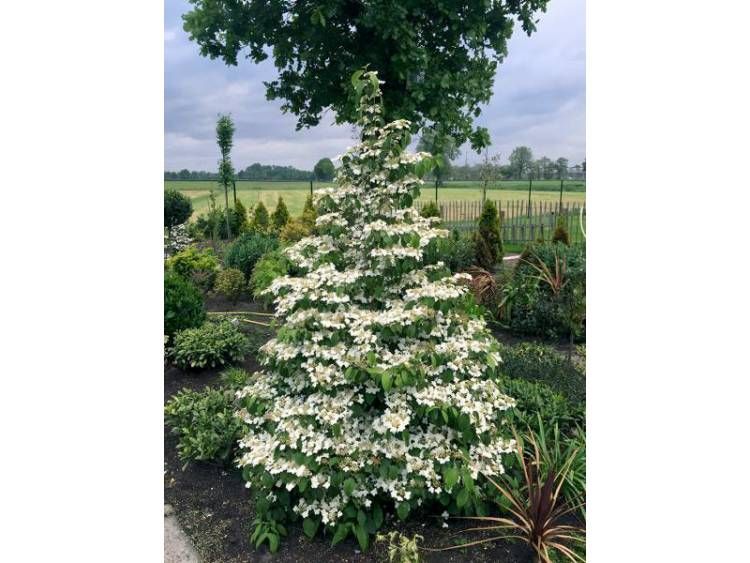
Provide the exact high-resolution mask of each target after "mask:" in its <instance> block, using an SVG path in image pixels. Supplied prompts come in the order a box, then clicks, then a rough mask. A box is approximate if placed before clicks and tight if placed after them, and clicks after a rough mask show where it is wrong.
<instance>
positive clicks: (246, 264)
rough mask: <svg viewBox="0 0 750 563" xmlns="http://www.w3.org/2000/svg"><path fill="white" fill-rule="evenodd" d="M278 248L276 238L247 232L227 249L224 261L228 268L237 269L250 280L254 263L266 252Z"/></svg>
mask: <svg viewBox="0 0 750 563" xmlns="http://www.w3.org/2000/svg"><path fill="white" fill-rule="evenodd" d="M278 246H279V241H278V239H277V238H276V237H273V236H271V235H266V234H263V233H259V232H252V231H251V232H249V233H244V234H242V235H240V237H239V238H238V239H237V240H236V241H234V242H233V243H232V245H231V246H230V247H229V248H228V249H227V252H226V255H225V261H226V264H227V266H229V267H230V268H237V269H238V270H240V271H242V273H243V274H245V278H247V279H250V276H251V275H252V273H253V268H254V267H255V263H256V262H257V261H258V260H260V257H261V256H263V255H264V254H265V253H266V252H269V251H271V250H275V249H276V248H278Z"/></svg>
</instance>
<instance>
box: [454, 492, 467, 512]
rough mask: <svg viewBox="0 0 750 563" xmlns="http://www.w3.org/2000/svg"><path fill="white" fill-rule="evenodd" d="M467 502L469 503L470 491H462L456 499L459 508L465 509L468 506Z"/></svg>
mask: <svg viewBox="0 0 750 563" xmlns="http://www.w3.org/2000/svg"><path fill="white" fill-rule="evenodd" d="M467 502H469V491H467V490H466V489H461V492H460V493H458V496H457V497H456V504H457V505H458V508H463V507H464V506H466V503H467Z"/></svg>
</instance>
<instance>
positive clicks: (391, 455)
mask: <svg viewBox="0 0 750 563" xmlns="http://www.w3.org/2000/svg"><path fill="white" fill-rule="evenodd" d="M352 81H353V84H354V85H355V90H356V91H357V93H358V94H359V96H360V99H361V101H360V105H359V122H358V123H359V126H360V127H361V131H362V133H361V143H360V144H359V145H357V146H355V147H353V148H351V149H349V150H348V151H347V152H346V153H345V154H344V155H343V156H342V159H341V167H340V168H339V169H338V171H337V174H336V179H335V182H336V186H335V187H334V188H329V189H326V190H321V191H320V192H318V194H317V195H318V202H317V209H318V212H319V213H320V215H319V217H318V221H317V229H318V231H319V232H318V234H317V235H316V236H311V237H307V238H304V239H302V240H301V241H299V242H298V243H296V244H294V245H292V246H290V247H288V248H287V249H286V250H285V253H286V256H287V257H288V258H289V259H290V261H291V262H292V263H293V264H294V266H295V268H296V269H297V270H298V271H300V272H301V274H300V275H296V276H290V275H287V276H283V277H280V278H277V279H275V280H274V281H273V283H272V284H271V286H270V287H269V288H268V290H267V291H268V292H269V294H271V295H273V296H274V297H275V304H276V315H277V320H278V322H279V324H280V328H279V329H278V332H277V335H276V337H275V338H273V339H272V340H270V341H269V342H268V343H266V344H265V345H264V346H263V347H262V348H261V350H260V357H261V366H262V371H261V372H258V373H256V374H254V375H252V376H251V379H250V381H249V384H248V386H247V387H245V388H244V389H242V390H240V391H239V392H238V394H237V396H238V399H239V401H240V403H241V405H242V408H241V410H240V411H239V416H240V417H241V419H242V420H243V421H244V422H245V434H244V436H243V437H242V438H241V440H240V443H239V445H240V448H241V454H240V457H239V460H238V463H239V466H240V467H241V468H242V471H243V475H244V478H245V479H246V480H247V481H248V487H250V489H251V490H252V491H254V493H255V495H256V504H255V507H256V510H257V514H258V520H257V521H256V531H255V534H254V541H256V542H258V543H262V542H263V541H266V540H267V541H268V542H269V545H270V547H271V548H272V549H273V548H274V547H275V546H276V547H277V546H278V540H279V537H278V536H279V534H283V531H284V527H283V523H284V521H285V520H287V519H290V518H294V517H301V518H302V519H303V528H304V530H305V532H306V533H307V535H309V536H311V537H312V536H314V535H315V534H316V533H318V532H319V531H325V533H328V534H331V536H332V540H333V542H334V543H337V542H338V541H341V540H343V539H344V538H345V537H346V536H347V535H349V534H353V535H354V536H355V537H356V538H357V540H358V542H359V543H360V545H361V547H362V548H363V549H365V548H366V547H367V545H368V543H369V538H370V535H371V534H373V533H374V532H375V531H376V530H377V529H378V528H380V526H381V525H382V524H383V521H384V513H386V512H395V514H397V515H398V517H399V518H400V519H405V518H407V517H408V515H409V514H410V513H412V512H416V511H417V510H421V509H425V510H429V511H431V512H430V513H436V512H435V511H437V512H440V511H442V510H446V509H447V510H448V511H449V512H451V513H453V514H459V513H462V514H466V513H471V512H472V510H473V509H474V507H475V506H477V503H480V502H481V500H482V497H483V495H484V492H483V490H484V489H483V488H482V487H481V486H480V484H478V483H477V480H478V479H479V476H480V475H488V476H493V475H498V474H500V473H502V472H503V471H504V470H503V465H502V460H501V458H502V455H503V454H505V453H508V452H510V451H511V448H512V446H513V442H512V441H511V440H509V439H508V434H509V431H508V430H507V427H505V426H503V421H504V418H505V416H506V413H505V410H506V409H508V408H510V407H512V406H513V405H514V401H513V399H511V398H510V397H508V396H507V395H505V394H503V392H502V391H501V387H500V385H499V384H498V382H497V379H496V378H497V376H498V375H499V373H498V366H499V363H500V361H501V360H500V355H499V353H498V350H499V348H498V344H497V342H496V341H495V339H494V338H493V337H492V334H491V333H490V331H489V330H488V328H487V326H486V324H485V321H484V320H483V318H482V316H481V313H480V311H479V309H478V307H477V306H476V304H475V303H474V301H473V298H472V297H471V295H470V293H469V292H468V288H467V286H466V283H467V282H468V280H470V276H469V275H467V274H454V275H452V274H451V273H450V271H449V270H448V269H447V268H446V267H445V265H444V264H443V263H442V262H438V263H427V260H426V259H425V254H424V249H425V247H426V246H427V245H428V244H430V242H431V241H433V240H437V239H441V238H445V237H448V236H449V233H448V231H446V230H444V229H440V228H437V227H436V224H437V222H438V221H439V220H437V219H435V218H424V217H420V215H419V213H418V212H417V210H416V209H415V208H414V207H413V206H412V203H413V202H414V201H415V199H416V198H418V197H419V190H420V185H421V184H422V181H421V180H420V177H421V176H423V175H424V173H425V172H427V171H428V170H429V162H430V156H429V155H428V154H426V153H418V154H408V153H405V152H404V151H405V149H406V147H407V146H408V144H409V128H410V124H409V122H408V121H405V120H397V121H393V122H390V123H387V124H386V123H384V121H383V119H382V117H381V115H382V102H381V96H380V82H379V80H378V77H377V74H375V73H373V72H368V73H366V74H363V73H362V72H358V73H356V74H355V76H354V77H353V79H352ZM438 507H439V508H438Z"/></svg>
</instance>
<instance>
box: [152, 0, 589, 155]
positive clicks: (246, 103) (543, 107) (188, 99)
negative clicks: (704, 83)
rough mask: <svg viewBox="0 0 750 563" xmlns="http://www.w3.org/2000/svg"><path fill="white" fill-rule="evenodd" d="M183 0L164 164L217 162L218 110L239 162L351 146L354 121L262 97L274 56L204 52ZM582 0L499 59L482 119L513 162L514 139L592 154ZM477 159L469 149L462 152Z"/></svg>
mask: <svg viewBox="0 0 750 563" xmlns="http://www.w3.org/2000/svg"><path fill="white" fill-rule="evenodd" d="M189 7H190V5H189V4H188V2H187V1H186V0H165V19H164V67H165V68H164V84H165V88H164V143H165V146H164V166H165V169H166V170H180V169H182V168H187V169H190V170H213V169H214V168H215V167H216V161H217V158H218V157H217V148H216V142H215V138H214V135H215V126H216V116H217V114H218V113H227V112H228V113H231V114H232V118H233V119H234V121H235V125H236V127H237V131H236V133H235V145H234V149H233V151H232V160H233V162H234V164H235V167H236V168H244V167H246V166H248V165H250V164H252V163H253V162H261V163H263V164H280V165H284V164H291V165H293V166H296V167H297V168H302V169H307V170H310V169H312V167H313V166H314V164H315V162H317V160H318V159H319V158H322V157H324V156H329V157H332V156H335V155H338V154H340V153H342V152H343V151H344V150H345V149H346V147H347V146H350V145H352V144H353V140H352V131H351V128H349V127H346V126H335V125H332V120H331V119H328V120H327V121H325V120H324V121H322V122H321V124H320V125H318V126H317V127H315V128H313V129H306V130H302V131H295V130H294V126H295V123H296V118H295V116H293V115H291V114H286V115H285V114H283V113H282V112H281V110H280V109H279V107H280V105H281V103H280V102H279V101H274V102H269V101H267V100H266V99H265V89H264V87H263V84H262V82H263V81H264V80H272V79H273V78H274V77H275V68H274V66H273V62H272V61H271V60H270V59H269V60H266V61H264V62H263V63H261V64H259V65H256V64H254V63H252V62H251V61H249V60H240V62H239V65H238V66H236V67H227V66H225V65H224V63H223V62H222V61H220V60H213V61H212V60H210V59H207V58H204V57H201V56H200V54H199V53H198V47H197V46H196V45H195V44H194V43H191V42H190V41H189V40H188V37H187V34H186V33H185V32H184V31H183V30H182V20H181V17H180V16H181V15H182V14H183V13H185V12H187V11H188V10H189ZM585 19H586V18H585V0H551V1H550V3H549V5H548V9H547V13H546V14H541V20H540V22H539V24H538V26H537V27H538V31H537V32H536V33H534V34H533V35H532V36H531V37H527V36H526V35H525V34H524V33H523V32H522V31H521V30H520V28H518V27H517V29H516V31H515V32H514V35H513V37H512V38H511V40H510V42H509V44H508V56H507V58H506V59H505V62H504V63H503V64H502V65H500V66H499V69H498V73H497V76H496V78H495V87H494V94H493V96H492V100H491V101H490V103H489V104H488V105H487V106H485V107H484V109H483V112H482V115H481V116H480V117H479V118H478V119H477V123H478V124H481V125H483V126H485V127H487V128H488V129H489V131H490V135H491V138H492V142H493V145H492V147H491V149H490V153H491V154H494V153H497V152H499V153H500V154H501V158H502V160H503V161H506V160H507V157H508V155H509V154H510V151H511V150H512V149H513V147H514V146H517V145H527V146H529V147H531V148H532V150H533V152H534V156H535V157H541V156H548V157H550V158H552V159H555V158H558V157H561V156H563V157H566V158H568V159H569V160H570V161H571V163H578V162H580V161H582V160H583V159H584V158H585V154H586V51H585V49H586V37H585ZM464 155H466V156H468V161H469V162H470V163H471V162H476V161H478V160H479V158H480V157H479V156H478V155H476V153H474V152H472V151H465V152H464V154H462V156H461V157H460V158H459V159H458V162H460V163H463V162H464Z"/></svg>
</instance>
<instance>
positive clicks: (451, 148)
mask: <svg viewBox="0 0 750 563" xmlns="http://www.w3.org/2000/svg"><path fill="white" fill-rule="evenodd" d="M417 150H418V151H424V152H428V153H430V154H431V155H432V156H439V157H440V158H439V159H437V165H436V166H435V168H434V169H433V170H432V176H433V177H434V178H435V181H436V182H437V185H438V186H442V185H443V182H444V181H445V180H446V179H448V178H450V175H451V170H452V169H453V165H452V164H451V161H452V160H455V159H456V158H458V157H459V155H460V154H461V151H460V150H459V149H458V147H457V146H456V141H455V140H454V139H453V138H452V137H450V136H449V135H445V134H443V133H442V132H441V129H440V128H439V127H434V128H432V127H431V128H427V129H424V130H423V131H422V137H421V138H420V139H419V143H417Z"/></svg>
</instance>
